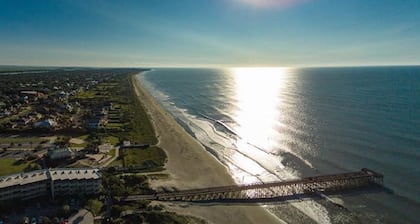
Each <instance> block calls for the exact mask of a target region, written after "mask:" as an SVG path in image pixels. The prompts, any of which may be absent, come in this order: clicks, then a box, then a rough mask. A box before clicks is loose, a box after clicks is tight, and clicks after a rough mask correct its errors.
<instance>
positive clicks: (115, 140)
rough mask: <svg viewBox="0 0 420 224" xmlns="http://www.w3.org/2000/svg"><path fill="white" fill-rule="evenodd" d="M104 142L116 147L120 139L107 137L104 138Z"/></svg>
mask: <svg viewBox="0 0 420 224" xmlns="http://www.w3.org/2000/svg"><path fill="white" fill-rule="evenodd" d="M106 142H107V143H110V144H111V145H117V144H118V143H120V139H119V138H117V137H115V136H108V137H106Z"/></svg>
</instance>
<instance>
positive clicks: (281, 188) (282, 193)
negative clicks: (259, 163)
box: [120, 168, 383, 203]
mask: <svg viewBox="0 0 420 224" xmlns="http://www.w3.org/2000/svg"><path fill="white" fill-rule="evenodd" d="M382 186H383V175H382V174H379V173H376V172H375V171H373V170H370V169H366V168H363V169H362V170H361V171H359V172H350V173H340V174H332V175H322V176H314V177H307V178H302V179H298V180H291V181H282V182H270V183H257V184H246V185H232V186H223V187H211V188H202V189H190V190H181V191H172V192H158V193H155V194H150V195H130V196H127V197H124V198H120V200H121V201H137V200H158V201H186V202H211V201H218V202H222V203H223V202H234V201H240V202H242V201H257V200H276V199H278V200H285V199H287V198H291V197H293V196H298V195H312V194H320V193H336V192H340V191H344V190H353V189H362V188H374V187H382Z"/></svg>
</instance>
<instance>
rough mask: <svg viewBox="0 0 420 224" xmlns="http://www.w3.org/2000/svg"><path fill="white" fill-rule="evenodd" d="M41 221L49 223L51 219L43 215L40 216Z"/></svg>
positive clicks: (45, 223)
mask: <svg viewBox="0 0 420 224" xmlns="http://www.w3.org/2000/svg"><path fill="white" fill-rule="evenodd" d="M42 223H44V224H51V220H50V218H48V217H47V216H44V217H42Z"/></svg>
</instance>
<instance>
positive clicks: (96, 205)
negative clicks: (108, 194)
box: [85, 199, 104, 216]
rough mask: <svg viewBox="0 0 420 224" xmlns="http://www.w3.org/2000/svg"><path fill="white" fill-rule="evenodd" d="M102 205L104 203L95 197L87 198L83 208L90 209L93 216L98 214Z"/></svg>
mask: <svg viewBox="0 0 420 224" xmlns="http://www.w3.org/2000/svg"><path fill="white" fill-rule="evenodd" d="M103 205H104V204H103V203H102V201H99V200H96V199H89V200H88V201H87V202H86V205H85V208H86V209H87V210H89V211H91V212H92V213H93V215H94V216H97V215H99V214H100V212H101V210H102V206H103Z"/></svg>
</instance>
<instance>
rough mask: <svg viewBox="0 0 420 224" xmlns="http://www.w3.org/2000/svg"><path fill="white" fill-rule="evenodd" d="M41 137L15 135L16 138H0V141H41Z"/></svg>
mask: <svg viewBox="0 0 420 224" xmlns="http://www.w3.org/2000/svg"><path fill="white" fill-rule="evenodd" d="M42 141H43V139H42V138H37V137H16V138H12V137H9V138H0V143H17V144H18V143H33V144H35V143H40V142H42Z"/></svg>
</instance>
